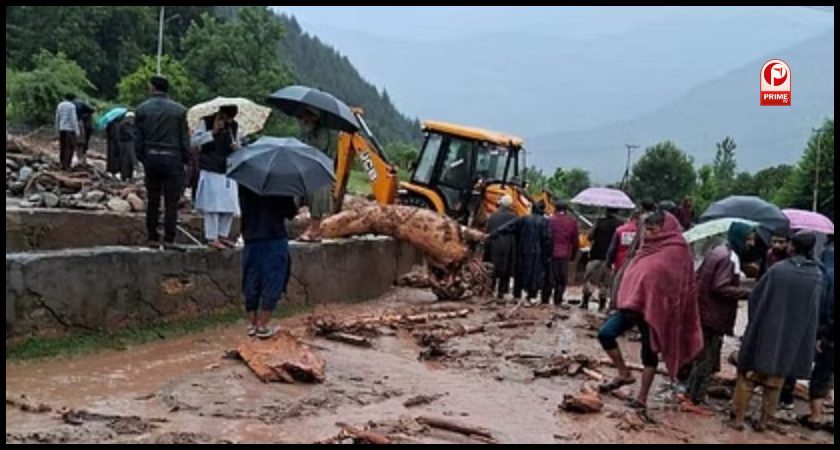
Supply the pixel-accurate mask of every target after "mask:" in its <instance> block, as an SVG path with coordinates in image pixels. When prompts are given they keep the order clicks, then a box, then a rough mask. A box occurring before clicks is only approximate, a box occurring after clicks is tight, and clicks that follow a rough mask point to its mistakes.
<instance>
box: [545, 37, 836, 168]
mask: <svg viewBox="0 0 840 450" xmlns="http://www.w3.org/2000/svg"><path fill="white" fill-rule="evenodd" d="M772 58H779V59H782V60H784V61H786V62H787V63H788V64H789V65H790V67H791V74H792V82H793V85H792V94H791V99H792V106H790V107H761V106H759V72H760V70H761V66H762V65H763V64H764V63H765V62H767V61H768V60H769V59H772ZM833 116H834V29H833V28H832V29H831V31H829V32H826V33H823V34H820V35H819V36H816V37H814V38H811V39H808V40H806V41H804V42H801V43H799V44H796V45H793V46H791V47H789V48H787V49H784V50H780V51H776V52H773V53H769V54H767V55H765V56H763V57H761V58H758V59H755V60H753V61H752V62H751V63H749V64H745V65H744V66H742V67H741V68H739V69H737V70H734V71H732V72H730V73H728V74H726V75H724V76H721V77H719V78H717V79H715V80H713V81H710V82H707V83H704V84H702V85H700V86H698V87H696V88H694V89H692V90H691V91H690V92H689V93H687V94H686V95H684V96H682V97H681V98H680V99H679V100H676V101H673V102H671V103H669V104H667V105H665V106H663V107H661V108H658V109H656V110H655V111H653V112H650V113H648V114H644V115H641V116H639V117H638V118H635V119H632V120H628V121H617V122H614V123H612V124H610V125H606V126H599V127H596V128H591V129H588V130H585V131H577V132H558V133H552V134H546V135H542V136H538V137H533V138H530V139H529V140H528V149H529V150H530V151H529V155H528V163H529V164H536V165H537V166H538V167H541V168H543V169H545V170H547V171H549V172H552V171H553V169H554V168H555V167H558V166H562V167H581V168H584V169H587V170H589V171H590V172H591V173H592V175H593V178H594V179H596V180H599V181H602V182H611V181H615V180H618V179H619V178H620V177H621V175H622V173H623V170H624V164H625V148H624V144H625V143H631V144H639V145H641V146H642V149H641V151H643V150H644V148H645V147H646V146H650V145H652V144H655V143H656V142H659V141H663V140H672V141H675V142H676V143H677V145H678V146H679V147H680V148H682V149H683V150H685V151H686V152H687V153H688V154H689V155H691V156H692V157H693V158H694V159H695V161H696V163H697V164H698V165H699V164H701V163H706V162H710V161H712V160H713V158H714V152H715V142H717V141H720V140H722V139H723V138H724V137H725V136H727V135H728V136H731V137H732V138H733V139H734V140H735V142H736V143H737V145H738V148H737V150H736V157H737V161H738V167H739V169H745V170H755V169H759V168H762V167H766V166H770V165H774V164H779V163H793V162H795V161H797V160H798V159H799V157H800V156H801V154H802V151H803V149H804V147H805V143H806V142H807V140H808V138H809V137H810V135H811V128H812V127H818V126H820V125H821V124H822V121H823V120H824V119H825V118H827V117H833ZM641 151H637V152H636V153H635V156H634V157H635V158H638V156H639V155H640V154H641Z"/></svg>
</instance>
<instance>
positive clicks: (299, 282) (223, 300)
mask: <svg viewBox="0 0 840 450" xmlns="http://www.w3.org/2000/svg"><path fill="white" fill-rule="evenodd" d="M7 221H8V214H7ZM7 251H8V250H7ZM291 253H292V279H291V281H290V284H289V289H288V292H287V294H288V301H290V302H295V303H322V302H340V301H349V300H363V299H368V298H373V297H376V296H379V295H381V294H382V293H384V292H385V291H387V290H388V289H389V287H390V286H391V285H392V284H393V283H394V281H396V279H397V277H399V276H400V275H402V274H404V273H406V272H408V271H409V270H410V268H411V266H412V265H414V264H416V263H417V262H419V260H420V255H419V253H418V252H417V250H416V249H414V248H413V247H411V246H409V245H407V244H404V243H398V242H396V241H393V240H391V239H387V238H364V239H352V240H338V241H329V242H324V243H320V244H308V243H300V242H292V243H291ZM240 254H241V252H240V251H239V250H227V251H218V250H207V249H196V250H193V251H188V252H175V251H158V250H151V249H144V248H137V247H133V248H132V247H99V248H91V249H69V250H57V251H41V252H25V253H6V338H7V339H9V338H14V337H20V336H26V335H33V334H39V335H40V334H63V333H66V332H69V331H76V330H93V329H111V330H113V329H118V328H120V327H123V326H126V325H132V324H141V323H150V322H157V321H168V320H173V319H177V318H183V317H191V316H197V315H201V314H203V313H207V312H211V311H214V310H218V309H221V308H225V307H227V306H229V305H231V304H240V305H241V304H242V300H241V296H240Z"/></svg>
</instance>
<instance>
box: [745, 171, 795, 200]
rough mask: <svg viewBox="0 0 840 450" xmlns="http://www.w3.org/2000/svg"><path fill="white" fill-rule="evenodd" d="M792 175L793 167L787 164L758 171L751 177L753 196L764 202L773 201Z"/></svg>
mask: <svg viewBox="0 0 840 450" xmlns="http://www.w3.org/2000/svg"><path fill="white" fill-rule="evenodd" d="M792 173H793V166H789V165H787V164H780V165H778V166H773V167H768V168H766V169H761V170H759V171H758V172H756V173H755V175H753V192H754V195H757V196H759V197H761V198H763V199H766V200H773V199H775V198H776V195H777V194H778V192H779V190H780V189H781V188H782V186H784V184H785V182H786V181H787V180H788V178H789V177H790V175H791V174H792Z"/></svg>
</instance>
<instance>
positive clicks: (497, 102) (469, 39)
mask: <svg viewBox="0 0 840 450" xmlns="http://www.w3.org/2000/svg"><path fill="white" fill-rule="evenodd" d="M360 9H365V8H360ZM465 9H466V10H467V11H465V12H464V14H468V13H469V11H468V10H469V9H470V8H465ZM489 9H492V8H489ZM592 9H593V10H595V11H594V12H593V13H592V14H591V15H590V16H587V19H586V20H587V23H588V26H589V27H590V28H591V29H592V30H593V32H592V35H591V36H588V37H585V38H582V37H580V35H579V34H576V35H575V34H568V33H565V32H564V31H565V30H564V27H563V24H568V25H571V24H569V23H568V20H569V19H568V17H569V16H570V15H571V12H570V11H569V10H568V9H566V8H544V9H540V8H522V10H524V11H525V13H527V12H528V11H529V10H540V11H544V14H545V15H546V16H547V18H546V19H545V20H538V21H536V22H537V23H535V26H533V27H530V28H526V27H524V25H525V23H524V22H522V23H520V24H519V25H518V26H514V25H515V24H513V23H508V24H505V25H506V26H504V27H499V28H498V29H496V30H491V31H481V32H478V33H476V32H474V30H475V28H476V27H475V26H472V25H471V24H466V23H464V24H463V27H464V31H463V32H462V33H460V34H458V33H453V32H452V31H457V30H448V32H447V33H446V34H445V36H442V37H441V38H440V39H437V40H429V39H425V40H424V39H413V38H412V37H413V36H412V33H411V30H412V29H416V28H418V25H417V21H418V20H421V19H420V18H422V17H424V16H423V15H422V14H421V15H420V18H417V19H413V18H412V17H403V18H402V19H401V20H404V21H406V22H410V25H409V24H407V25H406V28H407V30H406V32H405V33H403V34H399V33H397V34H395V33H394V32H393V29H394V28H395V27H396V25H395V24H392V23H389V24H387V25H383V27H386V28H388V29H389V30H391V33H390V35H384V32H383V33H380V32H379V30H378V29H377V28H376V27H375V26H370V27H364V26H363V24H364V23H366V22H365V20H366V16H367V14H365V13H364V12H358V14H359V15H360V16H362V17H360V18H359V19H358V21H357V20H354V18H353V17H350V14H351V12H352V11H348V19H349V20H348V24H347V25H341V24H335V23H334V24H318V23H317V22H311V23H310V22H307V21H305V20H304V21H302V23H303V24H304V25H305V26H306V28H307V30H308V31H309V32H312V33H315V34H317V36H318V37H319V38H320V39H321V40H322V41H324V42H329V43H330V45H332V46H334V47H335V48H336V49H338V50H340V51H341V52H342V53H343V54H345V55H347V56H348V57H349V58H350V60H352V61H353V65H354V66H355V67H356V68H357V69H359V71H360V72H361V73H364V74H365V77H366V79H368V80H369V81H371V82H373V83H374V84H375V85H376V86H379V87H380V88H381V87H382V86H385V87H387V88H388V92H389V94H390V95H391V99H393V100H394V102H395V104H397V105H398V106H399V107H400V109H401V110H402V111H405V112H406V113H408V114H410V115H412V116H418V117H420V118H421V119H429V118H434V119H441V120H450V121H454V122H460V123H465V124H473V125H478V126H482V127H486V128H491V129H497V130H503V131H507V132H510V133H513V134H518V135H522V136H524V137H526V138H527V137H530V136H538V135H541V134H546V133H553V132H559V131H574V130H584V129H590V128H593V127H598V126H603V125H606V124H609V123H613V122H617V121H624V120H632V119H634V118H636V117H639V116H640V115H642V114H644V113H647V112H650V111H654V110H656V109H657V108H660V107H662V106H664V105H667V104H669V103H670V102H673V101H674V100H676V99H678V98H680V97H681V96H683V95H686V94H687V93H688V92H689V91H691V89H692V88H694V87H696V86H698V85H700V84H701V83H706V82H709V81H711V80H714V79H717V78H718V77H721V76H724V75H726V74H727V73H728V72H730V71H732V70H735V69H737V68H738V67H740V66H741V65H743V64H744V63H745V62H747V61H751V60H753V59H754V58H758V57H763V56H764V55H765V54H766V53H771V52H773V51H774V50H778V49H782V48H786V47H789V46H791V45H793V44H794V43H796V42H801V41H803V40H806V39H810V38H813V37H814V36H816V35H818V34H820V33H822V32H825V31H826V30H827V29H829V28H830V27H831V26H832V23H833V22H832V21H831V20H830V17H831V16H829V15H827V14H826V15H822V14H819V13H816V12H815V11H813V10H810V9H808V8H794V7H787V8H783V7H763V8H760V7H757V8H727V7H715V8H708V7H707V8H688V10H689V11H688V12H684V11H683V9H684V8H663V9H662V11H663V12H662V13H661V14H660V13H659V9H657V8H653V11H652V12H654V13H657V15H656V17H655V20H646V21H642V20H641V19H640V18H638V17H636V16H635V15H634V14H631V13H632V12H634V11H635V10H636V8H592ZM620 9H627V10H628V15H627V22H628V24H629V25H624V26H622V28H621V29H615V28H614V27H612V26H611V25H610V24H612V23H613V22H614V20H617V18H616V17H614V16H617V15H620V14H621V11H620ZM481 10H482V11H483V10H484V9H481ZM525 13H522V14H525ZM371 14H376V13H375V12H373V13H371ZM476 14H477V15H478V16H480V14H478V13H476ZM608 16H609V17H608ZM552 18H553V20H549V19H552ZM520 19H521V18H520ZM452 20H454V19H452ZM357 22H359V23H357ZM421 23H422V22H421ZM551 23H555V25H554V26H552V25H551ZM768 23H773V24H776V25H778V26H772V27H770V26H767V24H768ZM438 25H439V24H437V23H428V24H427V28H428V29H429V30H435V29H436V28H437V27H438ZM576 26H577V27H578V28H579V27H580V26H581V25H580V24H577V25H576ZM453 34H455V35H456V36H458V37H451V36H452V35H453Z"/></svg>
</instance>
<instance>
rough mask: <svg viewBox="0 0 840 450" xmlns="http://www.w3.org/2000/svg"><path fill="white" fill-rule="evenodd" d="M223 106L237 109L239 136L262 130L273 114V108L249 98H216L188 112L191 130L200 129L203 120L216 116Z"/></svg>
mask: <svg viewBox="0 0 840 450" xmlns="http://www.w3.org/2000/svg"><path fill="white" fill-rule="evenodd" d="M222 106H236V107H237V109H238V112H237V113H236V117H235V120H236V122H237V123H238V124H239V136H248V135H251V134H254V133H256V132H258V131H260V130H262V129H263V127H264V126H265V122H266V121H267V120H268V116H269V115H270V114H271V108H269V107H268V106H262V105H258V104H256V103H254V102H252V101H251V100H248V99H247V98H242V97H216V98H214V99H213V100H210V101H207V102H204V103H199V104H197V105H195V106H193V107H192V108H190V110H189V111H188V112H187V124H188V125H189V127H190V129H191V130H196V129H198V128H199V125H200V124H201V120H202V119H204V118H205V117H207V116H209V115H211V114H215V113H216V112H218V111H219V108H221V107H222Z"/></svg>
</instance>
